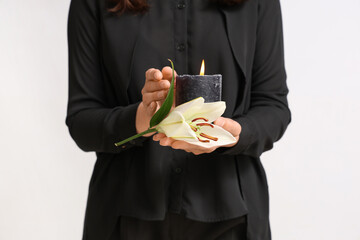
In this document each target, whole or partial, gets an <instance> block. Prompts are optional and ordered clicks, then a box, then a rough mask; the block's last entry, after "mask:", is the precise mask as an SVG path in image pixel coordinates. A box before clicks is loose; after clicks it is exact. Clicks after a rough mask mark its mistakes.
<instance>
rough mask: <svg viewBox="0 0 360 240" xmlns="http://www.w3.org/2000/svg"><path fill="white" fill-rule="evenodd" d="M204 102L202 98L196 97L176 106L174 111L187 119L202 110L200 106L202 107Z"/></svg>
mask: <svg viewBox="0 0 360 240" xmlns="http://www.w3.org/2000/svg"><path fill="white" fill-rule="evenodd" d="M204 101H205V100H204V98H203V97H198V98H195V99H193V100H191V101H189V102H186V103H183V104H180V105H178V106H176V108H175V109H174V111H178V112H181V114H182V115H183V116H184V118H185V119H188V117H189V116H191V115H193V113H195V112H197V111H198V110H200V109H201V108H202V106H203V105H204Z"/></svg>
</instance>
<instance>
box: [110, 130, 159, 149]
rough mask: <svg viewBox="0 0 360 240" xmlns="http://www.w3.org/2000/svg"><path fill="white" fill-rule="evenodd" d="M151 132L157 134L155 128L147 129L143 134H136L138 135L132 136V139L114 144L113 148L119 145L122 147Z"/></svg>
mask: <svg viewBox="0 0 360 240" xmlns="http://www.w3.org/2000/svg"><path fill="white" fill-rule="evenodd" d="M151 132H157V130H156V128H149V129H148V130H146V131H144V132H141V133H138V134H136V135H134V136H132V137H129V138H127V139H125V140H122V141H121V142H117V143H115V146H117V147H118V146H120V145H122V144H124V143H127V142H129V141H131V140H133V139H135V138H138V137H141V136H142V135H145V134H147V133H151Z"/></svg>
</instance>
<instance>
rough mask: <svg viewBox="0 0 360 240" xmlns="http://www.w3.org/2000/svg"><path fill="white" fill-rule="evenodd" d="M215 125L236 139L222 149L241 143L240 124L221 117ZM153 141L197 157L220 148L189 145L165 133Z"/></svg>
mask: <svg viewBox="0 0 360 240" xmlns="http://www.w3.org/2000/svg"><path fill="white" fill-rule="evenodd" d="M214 124H215V125H218V126H220V127H222V128H223V129H225V130H226V131H228V132H230V133H231V134H232V135H233V136H234V137H235V138H236V142H235V143H232V144H229V145H224V146H222V147H232V146H234V145H235V144H236V143H237V142H238V141H239V136H240V133H241V126H240V124H239V123H238V122H236V121H234V120H232V119H231V118H225V117H219V118H218V119H217V120H215V121H214ZM153 140H154V141H160V142H159V143H160V145H162V146H170V147H172V148H174V149H183V150H185V151H186V152H192V153H193V154H195V155H199V154H202V153H211V152H213V151H215V149H216V148H218V147H211V148H204V147H200V146H197V145H193V144H190V143H187V142H185V141H182V140H175V139H173V138H169V137H166V135H165V134H163V133H158V134H156V135H154V136H153Z"/></svg>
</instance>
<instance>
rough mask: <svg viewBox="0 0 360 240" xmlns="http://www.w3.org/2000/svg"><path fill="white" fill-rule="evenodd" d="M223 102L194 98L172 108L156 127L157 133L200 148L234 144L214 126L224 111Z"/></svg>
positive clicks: (232, 140) (219, 128)
mask: <svg viewBox="0 0 360 240" xmlns="http://www.w3.org/2000/svg"><path fill="white" fill-rule="evenodd" d="M225 108H226V105H225V102H224V101H218V102H211V103H205V101H204V98H202V97H199V98H195V99H193V100H191V101H189V102H186V103H184V104H181V105H179V106H177V107H175V108H174V110H173V111H171V112H170V113H169V115H168V116H167V117H166V118H165V119H163V120H162V121H161V122H160V123H159V124H158V125H157V126H156V130H157V131H158V132H161V133H164V134H165V135H166V136H167V137H171V138H173V139H175V140H183V141H186V142H188V143H191V144H195V145H198V146H201V147H206V148H209V147H213V146H223V145H228V144H231V143H234V142H236V138H235V137H234V136H233V135H232V134H231V133H229V132H228V131H226V130H225V129H223V128H222V127H219V126H217V125H215V124H212V122H213V121H215V120H216V119H217V118H219V117H220V116H221V115H222V114H223V113H224V111H225Z"/></svg>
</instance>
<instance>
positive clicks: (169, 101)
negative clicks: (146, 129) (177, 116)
mask: <svg viewBox="0 0 360 240" xmlns="http://www.w3.org/2000/svg"><path fill="white" fill-rule="evenodd" d="M168 60H169V61H170V63H171V67H172V79H171V84H170V88H169V92H168V94H167V96H166V99H165V101H164V103H163V104H162V106H161V107H160V109H159V110H158V111H157V112H156V113H155V114H154V116H153V117H152V118H151V120H150V128H152V127H153V126H155V125H158V124H159V123H160V122H161V121H162V120H163V119H164V118H165V117H166V115H168V113H169V112H170V110H171V107H172V105H173V102H174V64H173V62H172V61H171V60H170V59H168Z"/></svg>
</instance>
